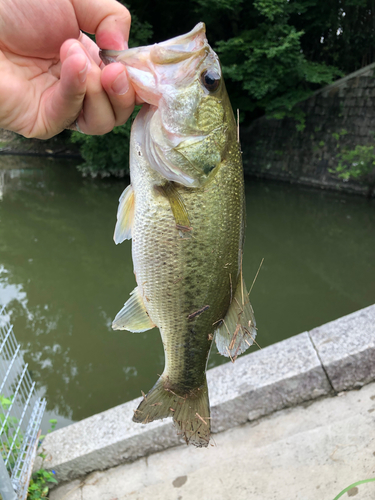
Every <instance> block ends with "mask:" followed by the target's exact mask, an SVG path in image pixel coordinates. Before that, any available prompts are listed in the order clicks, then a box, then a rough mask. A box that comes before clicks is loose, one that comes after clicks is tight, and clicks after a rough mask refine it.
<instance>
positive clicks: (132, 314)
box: [112, 287, 155, 333]
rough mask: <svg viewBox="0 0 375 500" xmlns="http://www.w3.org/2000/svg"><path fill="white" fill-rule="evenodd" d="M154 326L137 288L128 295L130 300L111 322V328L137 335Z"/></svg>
mask: <svg viewBox="0 0 375 500" xmlns="http://www.w3.org/2000/svg"><path fill="white" fill-rule="evenodd" d="M154 326H155V325H154V323H153V322H152V321H151V319H150V316H149V315H148V313H147V311H146V308H145V305H144V302H143V299H142V297H141V294H140V293H139V288H138V287H136V288H134V290H133V291H132V293H131V294H130V299H129V300H128V301H127V302H125V305H124V307H123V308H122V309H121V311H120V312H119V313H118V314H117V316H116V317H115V319H114V320H113V323H112V328H113V329H114V330H128V331H129V332H134V333H138V332H145V331H146V330H150V329H151V328H154Z"/></svg>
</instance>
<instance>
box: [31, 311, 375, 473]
mask: <svg viewBox="0 0 375 500" xmlns="http://www.w3.org/2000/svg"><path fill="white" fill-rule="evenodd" d="M207 378H208V386H209V391H210V400H211V408H212V418H213V420H212V427H213V432H220V431H223V430H226V429H229V428H231V427H234V426H236V425H239V424H241V423H244V422H246V421H247V420H254V419H257V418H259V417H261V416H264V415H267V414H269V413H272V412H274V411H276V410H280V409H282V408H286V407H288V406H292V405H297V404H300V403H302V402H304V401H308V400H312V399H314V398H317V397H319V396H324V395H328V394H330V393H332V392H333V391H332V387H333V388H334V389H335V390H336V391H341V390H343V389H349V388H353V387H356V386H358V385H359V384H360V385H363V384H365V383H367V382H370V380H374V379H375V305H373V306H370V307H368V308H366V309H362V310H360V311H357V312H355V313H353V314H350V315H349V316H346V317H344V318H340V319H338V320H336V321H333V322H331V323H328V324H326V325H323V326H321V327H319V328H316V329H314V330H312V331H311V332H309V333H308V332H304V333H301V334H300V335H297V336H295V337H291V338H289V339H286V340H284V341H282V342H279V343H277V344H274V345H271V346H269V347H267V348H265V349H262V350H260V351H255V352H253V353H251V354H248V355H246V356H243V357H241V358H240V359H238V360H237V361H236V362H235V363H234V364H232V363H227V364H225V365H222V366H218V367H216V368H213V369H212V370H209V371H208V372H207ZM140 399H141V398H138V399H135V400H133V401H129V402H127V403H125V404H123V405H120V406H117V407H115V408H112V409H110V410H107V411H105V412H103V413H99V414H97V415H93V416H92V417H90V418H87V419H85V420H82V421H81V422H77V423H75V424H72V425H70V426H68V427H65V428H63V429H59V430H57V431H55V432H53V433H51V434H49V435H47V437H46V438H45V440H44V442H43V449H44V453H46V455H47V456H46V459H45V461H44V463H43V466H44V467H45V468H47V469H53V470H55V471H56V474H57V478H58V480H59V482H64V481H68V480H72V479H74V478H77V477H80V476H83V475H85V474H87V473H89V472H91V471H94V470H104V469H107V468H109V467H113V466H115V465H119V464H121V463H125V462H131V461H134V460H136V459H138V458H140V457H142V456H148V455H150V454H151V453H155V452H157V451H161V450H163V449H166V448H170V447H172V446H176V445H178V444H180V443H181V442H182V441H181V440H180V438H179V437H178V436H177V435H176V430H175V428H174V427H173V424H172V423H171V422H170V421H157V422H152V423H151V424H147V425H141V424H135V423H133V422H132V420H131V419H132V416H133V410H134V409H135V408H136V407H137V406H138V403H139V401H140ZM39 466H40V464H39Z"/></svg>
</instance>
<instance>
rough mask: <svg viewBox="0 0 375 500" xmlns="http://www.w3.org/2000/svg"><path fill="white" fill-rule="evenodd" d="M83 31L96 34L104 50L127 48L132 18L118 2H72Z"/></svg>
mask: <svg viewBox="0 0 375 500" xmlns="http://www.w3.org/2000/svg"><path fill="white" fill-rule="evenodd" d="M71 2H72V5H73V7H74V10H75V13H76V16H77V20H78V24H79V27H80V29H81V30H83V31H86V32H87V33H95V36H96V43H97V44H98V45H99V47H100V48H102V49H112V50H124V49H126V48H127V41H128V38H129V30H130V22H131V16H130V13H129V11H128V9H127V8H126V7H124V5H122V4H121V3H120V2H117V0H71Z"/></svg>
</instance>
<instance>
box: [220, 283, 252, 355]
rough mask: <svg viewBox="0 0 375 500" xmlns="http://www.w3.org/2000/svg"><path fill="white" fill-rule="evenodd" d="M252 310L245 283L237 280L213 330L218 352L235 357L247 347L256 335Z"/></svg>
mask: <svg viewBox="0 0 375 500" xmlns="http://www.w3.org/2000/svg"><path fill="white" fill-rule="evenodd" d="M255 325H256V323H255V317H254V311H253V308H252V307H251V304H250V300H249V297H248V294H247V290H246V286H245V283H244V282H243V280H242V279H240V280H239V282H238V285H237V289H236V292H235V294H234V296H233V299H232V302H231V304H230V306H229V309H228V312H227V314H226V316H225V318H224V320H223V322H222V323H221V324H220V326H219V328H217V330H216V332H215V341H216V345H217V348H218V351H219V352H220V354H222V355H223V356H226V357H231V358H232V359H235V358H236V357H237V356H238V355H239V354H241V353H243V352H245V351H246V349H248V348H249V347H250V346H251V345H252V343H253V342H254V339H255V336H256V328H255Z"/></svg>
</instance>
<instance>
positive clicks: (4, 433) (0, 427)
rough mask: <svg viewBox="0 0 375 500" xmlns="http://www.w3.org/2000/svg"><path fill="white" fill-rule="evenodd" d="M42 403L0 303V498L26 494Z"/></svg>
mask: <svg viewBox="0 0 375 500" xmlns="http://www.w3.org/2000/svg"><path fill="white" fill-rule="evenodd" d="M45 406H46V401H45V400H44V399H40V398H38V397H37V394H36V391H35V382H32V380H31V377H30V374H29V372H28V370H27V364H25V362H24V360H23V356H22V352H21V347H20V345H19V344H18V343H17V341H16V338H15V335H14V332H13V326H12V325H11V323H10V319H9V316H8V315H7V313H6V310H5V306H3V307H1V306H0V500H1V498H2V500H24V499H25V498H26V496H27V489H28V485H29V481H30V476H31V472H32V467H33V462H34V459H35V455H36V448H37V445H38V433H39V429H40V424H41V420H42V417H43V413H44V410H45Z"/></svg>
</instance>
